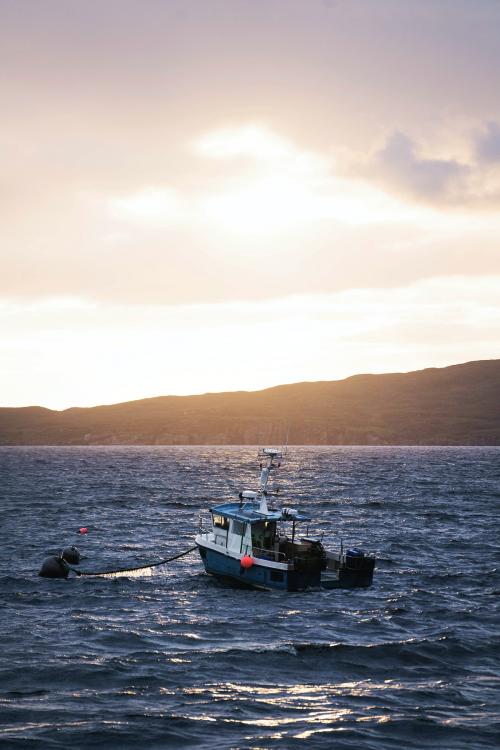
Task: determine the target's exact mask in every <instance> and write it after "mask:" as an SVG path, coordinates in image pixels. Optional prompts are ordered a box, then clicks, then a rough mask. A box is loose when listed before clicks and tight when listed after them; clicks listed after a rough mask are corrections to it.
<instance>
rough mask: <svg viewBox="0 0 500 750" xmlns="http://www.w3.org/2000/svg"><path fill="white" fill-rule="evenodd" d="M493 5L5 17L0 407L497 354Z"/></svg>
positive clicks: (498, 218)
mask: <svg viewBox="0 0 500 750" xmlns="http://www.w3.org/2000/svg"><path fill="white" fill-rule="evenodd" d="M499 28H500V2H499V1H498V0H377V1H376V2H375V1H374V0H161V1H160V0H86V2H80V1H76V0H57V1H55V0H34V1H30V0H0V151H1V155H2V158H1V164H2V169H1V172H0V405H2V406H28V405H34V404H37V405H42V406H46V407H49V408H55V409H63V408H67V407H69V406H91V405H96V404H102V403H117V402H120V401H127V400H132V399H138V398H146V397H150V396H159V395H167V394H178V395H186V394H191V393H203V392H207V391H212V392H213V391H226V390H257V389H260V388H266V387H269V386H273V385H278V384H281V383H292V382H299V381H306V380H308V381H312V380H313V381H316V380H335V379H339V378H344V377H347V376H349V375H352V374H356V373H366V372H373V373H381V372H402V371H409V370H415V369H422V368H425V367H442V366H446V365H450V364H456V363H459V362H466V361H469V360H475V359H492V358H498V357H500V87H499V85H498V81H499V77H500V44H499V43H498V38H499Z"/></svg>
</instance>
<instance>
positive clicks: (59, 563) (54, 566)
mask: <svg viewBox="0 0 500 750" xmlns="http://www.w3.org/2000/svg"><path fill="white" fill-rule="evenodd" d="M68 574H69V567H68V565H67V564H66V561H65V560H63V558H62V557H61V556H60V555H52V556H51V557H46V558H45V560H44V561H43V563H42V567H41V568H40V570H39V572H38V575H39V576H42V578H67V577H68Z"/></svg>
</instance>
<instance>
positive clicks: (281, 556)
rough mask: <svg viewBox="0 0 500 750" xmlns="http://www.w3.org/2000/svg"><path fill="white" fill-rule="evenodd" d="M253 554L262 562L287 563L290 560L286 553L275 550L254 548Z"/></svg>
mask: <svg viewBox="0 0 500 750" xmlns="http://www.w3.org/2000/svg"><path fill="white" fill-rule="evenodd" d="M252 554H253V555H254V557H258V558H260V559H261V560H274V562H283V563H284V562H287V560H288V558H287V556H286V554H285V553H284V552H278V551H277V550H274V549H263V548H262V547H252Z"/></svg>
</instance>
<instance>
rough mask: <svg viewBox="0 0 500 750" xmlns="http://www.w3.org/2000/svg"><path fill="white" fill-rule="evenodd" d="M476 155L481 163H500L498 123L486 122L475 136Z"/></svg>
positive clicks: (499, 126) (499, 127)
mask: <svg viewBox="0 0 500 750" xmlns="http://www.w3.org/2000/svg"><path fill="white" fill-rule="evenodd" d="M476 156H477V160H478V161H479V162H482V163H486V164H488V163H500V124H499V123H498V122H494V121H490V122H487V123H486V125H485V126H484V128H483V130H482V131H481V132H480V133H479V134H478V135H477V137H476Z"/></svg>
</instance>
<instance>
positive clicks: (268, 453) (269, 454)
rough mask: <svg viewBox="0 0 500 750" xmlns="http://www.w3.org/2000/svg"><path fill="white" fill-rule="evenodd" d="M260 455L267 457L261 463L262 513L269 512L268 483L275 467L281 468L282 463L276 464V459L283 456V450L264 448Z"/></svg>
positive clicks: (260, 490) (260, 491)
mask: <svg viewBox="0 0 500 750" xmlns="http://www.w3.org/2000/svg"><path fill="white" fill-rule="evenodd" d="M259 457H261V458H264V459H265V464H264V462H262V461H261V464H260V489H259V493H260V508H259V510H260V512H261V513H267V512H268V508H267V485H268V483H269V478H270V476H271V472H272V471H273V470H274V469H277V468H279V466H280V464H279V463H278V464H275V463H274V460H275V459H276V458H277V459H281V458H282V457H283V454H282V453H281V451H279V450H277V449H276V448H262V450H261V451H259Z"/></svg>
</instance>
